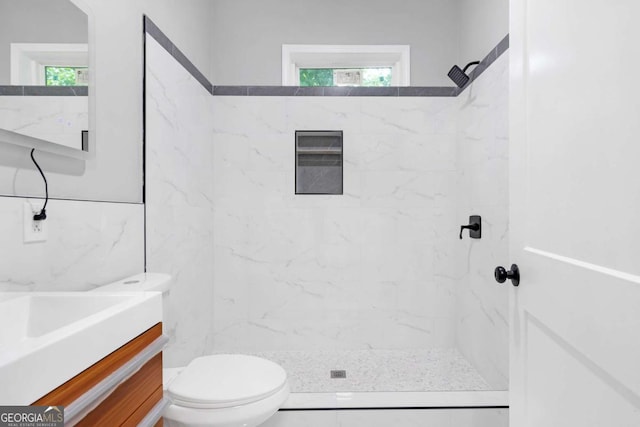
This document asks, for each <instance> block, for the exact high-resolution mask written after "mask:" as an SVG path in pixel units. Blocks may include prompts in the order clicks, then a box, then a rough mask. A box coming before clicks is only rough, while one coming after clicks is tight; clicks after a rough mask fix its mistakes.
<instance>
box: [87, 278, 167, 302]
mask: <svg viewBox="0 0 640 427" xmlns="http://www.w3.org/2000/svg"><path fill="white" fill-rule="evenodd" d="M171 281H172V278H171V276H170V275H168V274H164V273H141V274H136V275H135V276H131V277H127V278H126V279H122V280H118V281H117V282H113V283H109V284H108V285H104V286H99V287H97V288H95V289H92V290H91V292H162V294H163V297H164V296H165V295H166V294H168V293H169V290H170V288H171Z"/></svg>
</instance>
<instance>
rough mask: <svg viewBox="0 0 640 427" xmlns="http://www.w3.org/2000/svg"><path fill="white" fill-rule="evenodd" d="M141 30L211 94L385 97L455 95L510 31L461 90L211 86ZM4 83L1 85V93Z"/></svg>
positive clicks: (152, 27)
mask: <svg viewBox="0 0 640 427" xmlns="http://www.w3.org/2000/svg"><path fill="white" fill-rule="evenodd" d="M144 31H145V32H146V33H147V34H149V35H150V36H151V37H153V38H154V39H155V40H156V41H157V42H158V43H159V44H160V45H161V46H162V47H164V48H165V50H166V51H167V52H169V54H170V55H171V56H173V57H174V58H175V60H176V61H178V62H179V63H180V64H181V65H182V66H183V67H184V68H185V69H186V70H187V71H188V72H189V73H190V74H191V75H192V76H193V77H194V78H195V79H196V80H198V81H199V82H200V84H202V86H204V88H205V89H206V90H207V91H208V92H209V93H211V95H213V96H384V97H456V96H458V95H460V94H461V93H462V92H463V91H464V90H465V89H466V88H467V87H469V85H471V84H472V83H473V81H474V80H475V79H477V78H478V77H480V75H482V73H483V72H484V71H485V70H486V69H487V68H489V66H490V65H491V64H493V63H494V62H495V60H496V59H498V58H499V57H500V56H501V55H502V54H503V53H504V52H506V51H507V50H508V49H509V34H507V35H506V36H505V37H504V38H503V39H502V40H501V41H500V42H499V43H498V45H497V46H496V47H495V48H493V49H492V50H491V52H489V54H488V55H487V56H485V57H484V59H483V60H482V61H480V64H479V65H478V66H476V67H475V68H474V69H473V70H472V71H471V73H470V75H469V77H470V79H469V83H467V85H466V86H465V87H463V88H462V89H459V88H458V87H456V86H406V87H303V86H214V85H212V84H211V82H209V80H208V79H207V78H206V77H205V76H204V74H202V73H201V72H200V70H198V68H197V67H196V66H195V65H193V63H192V62H191V61H189V58H187V57H186V56H185V55H184V53H182V51H181V50H180V49H178V47H177V46H176V45H174V44H173V42H172V41H171V40H170V39H169V38H168V37H167V36H166V35H165V34H164V33H163V32H162V31H161V30H160V28H158V26H157V25H156V24H155V23H154V22H153V21H152V20H151V19H150V18H149V17H148V16H146V15H145V16H144ZM2 89H3V86H0V95H2V94H3V93H2Z"/></svg>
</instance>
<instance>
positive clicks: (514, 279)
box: [493, 264, 520, 286]
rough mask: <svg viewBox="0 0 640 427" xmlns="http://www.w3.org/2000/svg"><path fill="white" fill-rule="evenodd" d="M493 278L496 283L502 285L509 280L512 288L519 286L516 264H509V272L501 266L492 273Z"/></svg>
mask: <svg viewBox="0 0 640 427" xmlns="http://www.w3.org/2000/svg"><path fill="white" fill-rule="evenodd" d="M493 277H495V278H496V282H498V283H504V282H506V281H507V279H510V280H511V284H512V285H513V286H518V285H519V284H520V269H519V268H518V265H517V264H511V270H509V271H507V270H506V269H505V268H504V267H502V266H498V267H496V269H495V270H494V271H493Z"/></svg>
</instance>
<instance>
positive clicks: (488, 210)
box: [456, 52, 509, 389]
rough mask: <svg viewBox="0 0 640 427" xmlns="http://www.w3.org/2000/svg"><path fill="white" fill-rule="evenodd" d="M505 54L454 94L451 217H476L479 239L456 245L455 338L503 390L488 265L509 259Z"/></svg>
mask: <svg viewBox="0 0 640 427" xmlns="http://www.w3.org/2000/svg"><path fill="white" fill-rule="evenodd" d="M508 72H509V54H508V52H507V53H504V54H503V55H502V56H501V57H500V58H498V59H497V60H496V62H494V63H493V64H492V65H491V66H490V67H489V69H487V70H486V71H485V72H484V73H483V74H482V75H481V76H480V77H479V78H478V79H477V80H475V81H474V82H473V83H472V84H471V86H470V87H468V88H467V89H466V90H465V91H464V92H463V93H462V94H461V95H460V96H459V97H458V98H457V99H456V101H457V103H458V108H459V111H458V142H457V147H458V148H457V152H458V154H457V159H458V173H459V185H458V190H457V193H458V200H459V201H458V221H459V223H460V224H463V223H464V224H467V223H468V219H469V215H481V216H482V239H480V240H473V239H469V238H468V237H467V236H468V234H467V233H465V239H464V240H463V241H460V243H459V245H458V246H457V259H458V261H457V263H456V265H457V268H456V273H457V274H458V278H459V280H458V282H457V285H456V290H457V315H458V322H457V333H456V338H457V339H456V342H457V346H458V348H459V349H460V351H461V352H462V354H463V355H464V356H465V357H466V358H467V359H468V360H469V361H470V362H471V363H472V364H473V365H474V367H475V368H476V369H477V370H478V372H479V373H480V374H481V375H482V376H483V377H484V378H485V379H486V380H487V382H488V383H489V384H490V385H491V386H492V387H495V388H496V389H506V388H507V386H508V372H509V347H508V346H509V335H508V333H509V324H508V320H507V319H508V313H509V310H508V286H506V285H504V284H503V285H501V284H499V283H497V282H496V281H495V280H494V278H493V269H494V268H495V267H496V266H498V265H506V264H507V263H509V246H508V232H509V196H508V188H509V187H508V184H509V173H508V164H509V163H508V162H509V158H508V156H509V150H508V149H509V138H508V130H509V122H508V94H509V74H508Z"/></svg>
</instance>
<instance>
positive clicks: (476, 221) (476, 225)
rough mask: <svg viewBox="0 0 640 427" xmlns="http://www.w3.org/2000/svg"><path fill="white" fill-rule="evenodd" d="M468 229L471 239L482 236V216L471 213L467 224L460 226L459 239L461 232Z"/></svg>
mask: <svg viewBox="0 0 640 427" xmlns="http://www.w3.org/2000/svg"><path fill="white" fill-rule="evenodd" d="M465 229H466V230H469V237H471V238H472V239H479V238H481V237H482V218H481V217H480V215H471V216H470V217H469V225H461V226H460V239H462V232H463V231H464V230H465Z"/></svg>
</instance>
